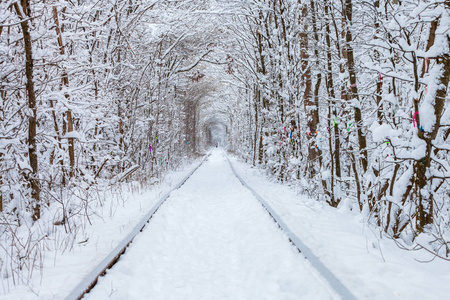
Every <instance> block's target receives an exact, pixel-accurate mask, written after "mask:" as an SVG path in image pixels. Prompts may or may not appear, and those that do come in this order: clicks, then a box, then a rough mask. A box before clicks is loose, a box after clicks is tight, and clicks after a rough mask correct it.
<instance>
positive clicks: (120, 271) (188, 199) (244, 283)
mask: <svg viewBox="0 0 450 300" xmlns="http://www.w3.org/2000/svg"><path fill="white" fill-rule="evenodd" d="M316 274H317V273H316V271H315V270H314V269H313V268H312V267H311V266H310V265H309V263H308V261H307V260H305V259H304V258H303V256H301V255H300V254H299V253H298V252H297V249H296V248H294V247H293V246H292V245H291V244H290V243H289V242H288V241H287V239H286V237H285V236H284V235H283V233H282V232H281V231H280V230H279V229H278V227H277V226H276V224H275V223H274V222H273V220H272V219H271V218H270V216H269V215H268V214H267V212H265V211H264V209H263V208H262V207H261V205H260V204H259V203H258V202H257V200H256V199H255V198H254V197H253V195H252V194H251V192H250V191H248V190H247V189H246V188H245V187H243V186H242V185H241V183H240V182H239V181H238V179H237V178H236V177H235V176H234V175H233V173H232V171H231V169H230V168H229V166H228V164H227V161H226V159H225V157H224V156H223V155H222V154H221V153H220V152H219V151H214V152H213V153H212V155H211V156H210V157H209V159H208V160H207V161H206V162H205V163H204V165H203V166H202V167H200V168H199V169H198V171H197V172H195V173H194V175H193V176H192V177H191V178H190V179H189V180H188V181H187V182H186V183H185V184H184V185H183V186H182V187H181V188H180V189H179V190H177V191H175V192H173V193H172V195H171V196H170V198H169V199H168V200H167V202H166V203H165V204H164V205H163V206H162V207H161V208H160V209H159V210H158V211H157V213H156V214H155V215H154V216H153V218H152V219H151V221H150V223H149V224H148V225H147V226H146V228H145V230H144V231H143V232H142V233H141V234H139V235H138V236H137V237H136V238H135V239H134V241H133V243H132V244H131V246H130V247H129V248H128V250H127V251H126V253H125V255H124V256H122V257H121V259H120V261H119V262H118V263H117V264H116V265H115V266H114V267H113V268H112V269H111V270H108V271H107V275H106V276H104V277H101V278H100V279H99V282H98V284H97V286H96V287H95V288H94V289H93V290H92V291H91V292H90V293H89V294H87V295H86V296H85V297H86V299H107V298H111V299H164V300H168V299H183V300H185V299H195V300H198V299H233V300H237V299H277V300H280V299H301V298H306V299H333V298H335V296H334V293H333V292H332V291H330V289H329V288H328V286H327V284H326V283H324V281H323V279H321V278H320V277H318V276H317V275H316Z"/></svg>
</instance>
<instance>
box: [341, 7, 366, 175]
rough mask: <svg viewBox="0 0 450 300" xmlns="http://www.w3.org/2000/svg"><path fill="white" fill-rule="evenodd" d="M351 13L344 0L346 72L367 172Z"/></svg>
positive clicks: (350, 8) (364, 168) (360, 151)
mask: <svg viewBox="0 0 450 300" xmlns="http://www.w3.org/2000/svg"><path fill="white" fill-rule="evenodd" d="M352 14H353V4H352V0H345V6H344V16H345V23H346V28H345V41H346V45H345V52H346V56H347V69H348V74H349V77H350V90H351V95H350V98H351V100H352V101H353V103H352V105H353V106H354V110H355V123H356V124H355V126H356V128H357V134H358V142H359V153H360V157H361V164H362V167H363V171H364V173H366V172H367V166H368V163H367V141H366V136H365V135H364V134H363V132H362V117H361V108H360V107H359V105H360V100H359V95H358V86H357V83H356V81H357V80H356V70H355V59H354V53H353V47H352V45H351V43H352V41H353V37H352V32H351V29H350V27H351V26H352Z"/></svg>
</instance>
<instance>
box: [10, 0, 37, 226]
mask: <svg viewBox="0 0 450 300" xmlns="http://www.w3.org/2000/svg"><path fill="white" fill-rule="evenodd" d="M14 8H15V11H16V13H17V16H18V17H19V19H20V20H21V22H20V26H21V28H22V33H23V42H24V48H25V76H26V78H27V83H26V91H27V98H28V108H29V110H30V112H31V114H30V116H28V158H29V162H30V166H31V169H32V172H31V174H30V176H29V177H28V180H29V183H30V187H31V198H32V199H33V203H32V210H33V215H32V218H33V220H34V221H37V220H39V219H40V218H41V204H40V192H41V190H40V186H39V182H38V180H39V179H38V176H39V174H38V171H39V170H38V156H37V151H36V150H37V149H36V147H37V143H36V132H37V107H36V93H35V90H34V81H33V50H32V41H31V34H30V27H29V22H30V21H29V18H30V17H31V10H30V3H29V0H21V1H20V6H19V4H18V3H17V2H15V3H14Z"/></svg>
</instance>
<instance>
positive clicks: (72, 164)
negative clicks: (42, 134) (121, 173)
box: [53, 6, 75, 177]
mask: <svg viewBox="0 0 450 300" xmlns="http://www.w3.org/2000/svg"><path fill="white" fill-rule="evenodd" d="M64 10H65V9H63V11H64ZM53 19H54V21H55V25H56V26H55V31H56V35H57V36H58V45H59V52H60V54H61V55H65V53H66V49H65V47H64V44H63V39H62V33H63V32H64V25H63V26H60V25H59V19H58V10H57V8H56V6H53ZM63 85H64V86H65V87H66V88H68V87H69V76H68V75H67V72H66V70H65V69H64V68H63V72H62V79H61V89H62V86H63ZM64 96H65V97H66V99H67V100H69V98H70V96H69V94H68V93H65V95H64ZM65 115H66V122H67V132H69V133H70V132H72V131H73V120H72V111H71V110H70V109H68V110H67V111H66V113H65ZM68 143H69V163H70V171H69V177H73V176H74V170H75V149H74V138H72V137H69V138H68Z"/></svg>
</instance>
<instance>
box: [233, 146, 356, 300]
mask: <svg viewBox="0 0 450 300" xmlns="http://www.w3.org/2000/svg"><path fill="white" fill-rule="evenodd" d="M224 156H225V158H226V159H227V161H228V164H229V166H230V168H231V170H232V171H233V173H234V175H235V176H236V177H237V179H239V181H240V182H241V183H242V185H243V186H244V187H246V188H247V189H248V190H250V191H251V192H252V194H253V196H255V198H256V199H257V200H258V201H259V202H260V203H261V205H262V206H263V208H264V209H265V210H266V211H267V213H268V214H269V215H270V216H271V217H272V219H273V220H274V222H275V223H276V224H277V225H278V227H279V228H280V229H281V230H282V231H283V232H284V233H285V234H286V235H287V236H288V237H289V241H290V242H291V243H292V244H293V245H294V246H295V247H296V248H297V249H298V251H299V252H300V253H301V254H302V255H303V256H304V257H305V258H306V259H307V260H308V261H309V262H310V263H311V265H312V266H313V267H314V268H315V269H316V270H317V271H318V272H319V274H320V275H321V276H322V277H323V278H324V279H325V280H326V281H327V282H328V284H329V285H330V287H331V288H332V289H333V290H334V291H335V292H336V293H337V294H338V295H339V296H340V297H341V298H342V299H344V300H356V299H357V298H356V297H355V296H354V295H353V294H352V292H350V290H349V289H348V288H347V287H346V286H345V285H344V284H343V283H342V282H341V281H340V280H339V279H338V278H337V277H336V276H335V275H334V274H333V273H332V272H331V271H330V269H328V268H327V267H326V266H325V265H324V264H323V263H322V262H321V261H320V259H319V258H318V257H317V256H316V255H314V253H313V252H312V251H311V249H310V248H309V247H308V246H306V244H305V243H303V242H302V241H301V240H300V238H299V237H298V236H296V235H295V234H294V232H292V230H291V229H289V227H288V226H287V225H286V224H285V223H284V222H283V220H282V219H281V217H280V216H279V215H278V214H277V213H276V212H275V211H274V209H273V208H272V207H271V206H270V205H269V204H268V203H267V201H265V200H264V198H263V197H261V196H260V195H259V194H258V193H257V192H256V191H255V190H254V189H253V188H251V187H250V186H249V185H248V184H247V183H246V182H245V181H244V179H242V177H241V176H240V175H239V174H238V173H237V172H236V169H235V168H234V166H233V164H232V163H231V161H230V159H229V158H228V156H227V155H226V154H225V153H224Z"/></svg>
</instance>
